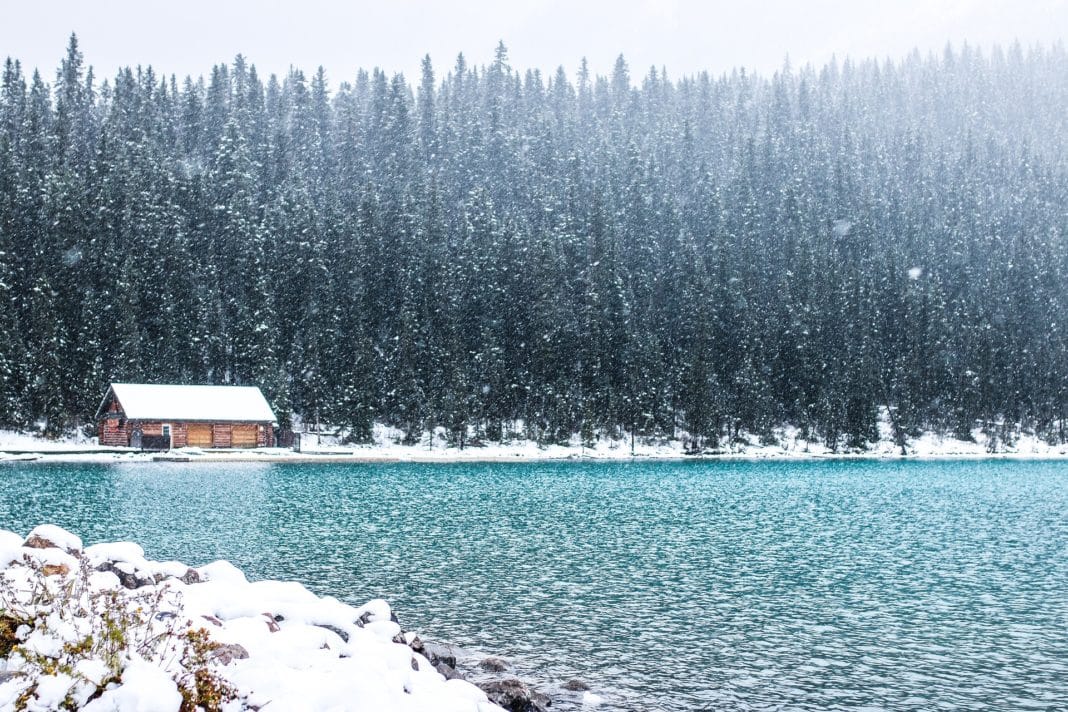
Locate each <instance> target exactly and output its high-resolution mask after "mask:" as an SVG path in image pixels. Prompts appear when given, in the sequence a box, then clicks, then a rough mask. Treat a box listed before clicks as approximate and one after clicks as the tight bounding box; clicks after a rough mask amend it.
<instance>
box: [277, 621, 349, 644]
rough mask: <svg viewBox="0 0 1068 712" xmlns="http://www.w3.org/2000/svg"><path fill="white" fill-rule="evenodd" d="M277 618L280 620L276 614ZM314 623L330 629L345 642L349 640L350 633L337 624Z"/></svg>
mask: <svg viewBox="0 0 1068 712" xmlns="http://www.w3.org/2000/svg"><path fill="white" fill-rule="evenodd" d="M275 620H278V616H275ZM312 625H313V626H315V627H316V628H323V629H324V630H328V631H330V632H331V633H333V634H334V635H336V636H337V637H339V638H341V641H342V642H344V643H347V642H349V634H348V633H346V632H345V631H343V630H341V629H340V628H338V627H337V626H336V625H330V624H329V623H312Z"/></svg>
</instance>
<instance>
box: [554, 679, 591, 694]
mask: <svg viewBox="0 0 1068 712" xmlns="http://www.w3.org/2000/svg"><path fill="white" fill-rule="evenodd" d="M560 687H561V688H562V689H564V690H567V691H568V692H585V691H586V690H588V689H590V686H589V685H587V684H586V683H585V682H583V681H582V680H568V681H567V682H565V683H564V684H563V685H560Z"/></svg>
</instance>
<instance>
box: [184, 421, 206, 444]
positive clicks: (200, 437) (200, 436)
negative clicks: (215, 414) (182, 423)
mask: <svg viewBox="0 0 1068 712" xmlns="http://www.w3.org/2000/svg"><path fill="white" fill-rule="evenodd" d="M188 432H189V435H188V440H187V442H188V443H189V447H207V448H210V447H211V444H212V443H211V423H190V424H189V431H188Z"/></svg>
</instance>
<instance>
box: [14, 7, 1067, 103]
mask: <svg viewBox="0 0 1068 712" xmlns="http://www.w3.org/2000/svg"><path fill="white" fill-rule="evenodd" d="M5 4H6V5H7V6H6V7H5V8H4V13H3V24H2V25H0V56H11V57H15V58H17V59H20V60H22V62H23V64H24V65H25V66H26V67H28V68H32V67H39V68H40V69H41V70H42V74H43V75H44V77H45V79H46V81H51V80H52V78H53V76H54V72H55V67H56V66H57V65H58V64H59V60H60V58H61V57H62V55H63V51H64V48H65V47H66V43H67V37H68V36H69V35H70V33H71V32H72V31H73V32H76V33H77V34H78V38H79V40H80V42H81V46H82V50H83V52H84V53H85V56H86V60H87V61H88V62H89V63H90V64H92V65H94V67H96V70H97V76H98V77H101V76H108V77H110V76H112V75H113V74H114V73H115V71H116V69H118V68H119V67H120V66H126V65H129V66H136V65H138V64H140V65H148V64H151V65H152V66H153V67H155V69H156V71H157V73H165V74H171V73H174V74H177V75H179V76H180V77H182V76H184V75H186V74H192V75H194V76H196V75H201V74H203V75H207V74H208V73H209V71H210V68H211V65H212V64H215V63H218V62H230V61H231V60H232V59H233V57H234V55H236V54H238V53H242V54H244V55H245V56H246V57H248V58H249V60H250V61H251V62H253V63H254V64H255V65H256V67H257V69H258V70H259V71H260V73H261V75H263V76H266V75H267V74H270V73H272V72H274V73H282V72H285V71H286V69H287V68H288V67H289V66H290V65H293V66H296V67H299V68H302V69H304V70H306V71H308V72H311V71H313V70H314V69H315V68H316V67H317V66H319V65H322V66H323V67H325V68H326V71H327V75H328V76H329V78H330V80H331V84H332V85H334V86H336V85H337V84H338V83H339V82H341V81H345V80H349V79H351V78H352V77H353V76H354V75H355V72H356V69H357V68H359V67H364V68H370V67H374V66H379V67H382V68H383V69H385V70H387V71H388V72H390V73H392V72H404V73H405V75H407V76H408V77H409V78H414V77H415V76H417V71H418V66H419V60H420V58H421V57H422V56H423V55H424V54H426V53H429V54H430V56H431V58H432V60H433V62H434V67H435V70H436V71H437V73H438V76H439V77H440V76H442V75H443V74H444V73H445V71H447V69H448V68H450V67H451V66H452V64H453V61H454V60H455V57H456V54H457V53H458V52H460V51H462V52H463V53H464V54H465V56H466V57H467V58H468V61H469V63H473V64H483V63H487V62H488V61H489V60H490V59H491V58H492V55H493V48H494V46H495V45H496V43H497V41H498V40H499V39H503V40H504V42H505V44H506V45H507V46H508V49H509V54H510V58H511V63H512V66H514V67H517V68H520V69H526V68H540V69H542V70H543V71H552V70H555V68H556V67H557V66H559V65H563V66H564V67H565V69H567V71H568V73H569V74H571V75H572V76H573V75H574V70H575V68H576V67H577V66H578V64H579V61H580V59H581V58H582V57H584V56H585V57H587V58H588V60H589V63H590V67H591V69H592V70H593V71H594V72H595V73H602V74H603V73H607V72H608V71H609V70H610V68H611V66H612V63H613V62H614V60H615V58H616V56H617V55H619V54H620V53H622V54H623V55H625V56H626V58H627V61H628V63H629V64H630V66H631V72H632V75H636V76H638V77H640V76H641V75H643V74H645V73H646V72H647V70H648V68H649V67H650V66H651V65H656V66H657V67H660V66H666V67H667V69H668V73H669V75H670V76H672V77H678V76H680V75H684V74H692V73H695V72H698V71H700V70H702V69H708V70H710V71H711V72H712V73H713V74H719V73H722V72H725V71H729V70H730V69H731V68H733V67H738V66H744V67H746V68H748V69H750V70H756V71H758V72H762V73H770V72H773V71H775V70H776V69H778V68H779V67H781V66H782V64H783V60H784V59H785V58H786V57H787V56H789V58H790V61H791V63H792V64H793V65H794V66H801V65H804V64H806V63H812V64H814V65H819V64H822V63H823V62H825V61H826V60H827V59H829V58H830V57H831V55H832V54H836V55H837V56H838V57H839V58H842V57H845V56H847V55H848V56H851V57H854V58H863V57H873V56H874V57H879V58H885V57H892V58H895V59H897V58H900V57H902V56H904V55H905V54H906V53H908V51H909V50H910V49H911V48H913V47H919V48H920V49H921V50H922V51H925V52H926V51H928V50H941V49H942V47H944V46H945V44H946V43H947V42H952V43H953V44H954V45H956V46H959V45H960V44H961V43H963V42H965V41H967V42H969V43H970V44H972V45H978V46H980V47H988V46H990V45H992V44H994V43H1000V44H1003V45H1006V44H1009V43H1011V42H1012V41H1013V40H1017V39H1018V40H1019V41H1020V42H1022V43H1024V44H1025V45H1027V44H1032V43H1041V44H1046V45H1049V44H1051V43H1053V42H1055V41H1058V40H1061V41H1063V40H1064V38H1065V36H1066V34H1068V0H804V1H796V2H791V1H790V0H762V1H756V0H754V1H752V2H747V1H746V0H729V1H728V0H706V1H704V2H702V1H701V0H588V1H583V0H571V1H570V2H569V1H567V0H470V1H467V2H458V1H456V0H450V1H448V2H446V1H433V0H427V1H424V2H417V1H415V0H396V1H388V2H387V1H386V0H379V1H378V2H366V1H363V0H347V1H346V0H334V1H332V2H331V1H328V0H284V1H283V0H261V1H259V2H256V1H254V0H171V1H170V2H156V1H154V0H94V1H92V2H90V1H89V0H26V1H17V2H11V3H5Z"/></svg>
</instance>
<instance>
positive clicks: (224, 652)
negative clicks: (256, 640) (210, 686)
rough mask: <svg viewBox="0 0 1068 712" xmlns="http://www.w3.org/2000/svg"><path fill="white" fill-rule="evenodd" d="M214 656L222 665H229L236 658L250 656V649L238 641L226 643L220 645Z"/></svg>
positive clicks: (242, 658) (241, 658) (243, 658)
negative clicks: (246, 648)
mask: <svg viewBox="0 0 1068 712" xmlns="http://www.w3.org/2000/svg"><path fill="white" fill-rule="evenodd" d="M212 657H214V658H215V659H216V660H218V661H219V663H220V664H221V665H229V664H230V663H231V662H233V661H234V660H245V659H247V658H248V651H247V650H245V646H243V645H238V644H237V643H225V644H223V645H220V646H219V647H218V648H216V649H215V652H214V653H212Z"/></svg>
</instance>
